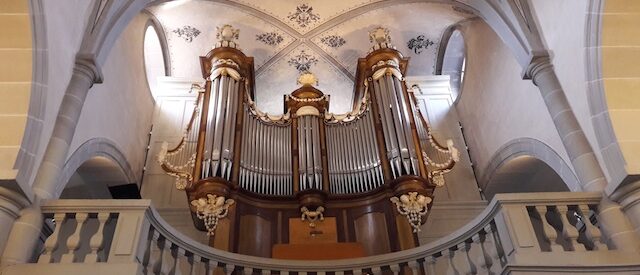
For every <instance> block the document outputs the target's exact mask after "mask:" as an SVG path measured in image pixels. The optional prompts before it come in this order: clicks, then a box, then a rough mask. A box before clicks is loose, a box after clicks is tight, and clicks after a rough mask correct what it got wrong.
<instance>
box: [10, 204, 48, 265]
mask: <svg viewBox="0 0 640 275" xmlns="http://www.w3.org/2000/svg"><path fill="white" fill-rule="evenodd" d="M41 231H42V212H40V206H39V205H37V204H36V205H33V206H32V207H28V208H25V209H23V210H22V211H20V217H19V218H18V219H17V220H16V221H15V222H14V223H13V226H12V227H11V232H10V233H9V239H8V240H7V244H6V245H5V249H4V252H3V253H2V257H1V258H0V267H5V266H8V265H13V264H20V263H26V262H28V261H29V260H30V259H31V257H32V256H33V253H34V251H35V250H34V249H35V247H36V245H37V243H38V240H39V238H40V232H41ZM0 269H1V268H0Z"/></svg>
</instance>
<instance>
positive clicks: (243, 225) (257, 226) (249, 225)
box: [238, 215, 272, 258]
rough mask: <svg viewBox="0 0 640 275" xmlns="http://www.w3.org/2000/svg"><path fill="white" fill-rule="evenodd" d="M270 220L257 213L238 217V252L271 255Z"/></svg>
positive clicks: (262, 255)
mask: <svg viewBox="0 0 640 275" xmlns="http://www.w3.org/2000/svg"><path fill="white" fill-rule="evenodd" d="M271 243H272V242H271V222H270V221H269V220H267V219H265V218H262V217H260V216H257V215H244V216H241V217H240V227H239V231H238V253H240V254H245V255H252V256H258V257H267V258H270V257H271Z"/></svg>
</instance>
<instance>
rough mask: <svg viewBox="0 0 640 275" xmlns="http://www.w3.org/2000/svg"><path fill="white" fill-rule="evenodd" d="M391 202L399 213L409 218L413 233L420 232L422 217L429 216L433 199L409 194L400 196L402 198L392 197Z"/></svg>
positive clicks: (413, 193)
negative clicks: (429, 207) (429, 206)
mask: <svg viewBox="0 0 640 275" xmlns="http://www.w3.org/2000/svg"><path fill="white" fill-rule="evenodd" d="M390 200H391V202H393V203H394V204H395V205H396V209H397V210H398V213H400V214H402V215H404V216H405V217H406V218H407V220H408V221H409V224H410V225H411V227H413V232H414V233H417V232H420V225H421V224H422V217H423V216H424V215H426V214H427V211H428V205H429V203H431V201H432V199H431V198H429V197H427V196H424V195H419V194H418V192H409V193H407V194H404V195H402V196H400V198H398V197H392V198H390Z"/></svg>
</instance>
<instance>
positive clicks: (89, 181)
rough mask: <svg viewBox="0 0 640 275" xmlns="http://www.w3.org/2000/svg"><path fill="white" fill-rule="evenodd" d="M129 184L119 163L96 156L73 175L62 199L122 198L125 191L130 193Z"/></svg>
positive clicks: (63, 192)
mask: <svg viewBox="0 0 640 275" xmlns="http://www.w3.org/2000/svg"><path fill="white" fill-rule="evenodd" d="M129 184H130V183H129V182H128V179H127V176H126V175H125V174H124V172H123V171H122V169H121V168H120V167H119V166H118V164H117V163H115V162H114V161H113V160H111V159H109V158H107V157H102V156H96V157H93V158H90V159H89V160H87V161H85V162H84V163H82V165H80V167H78V169H77V170H76V171H75V172H74V173H73V174H72V175H71V177H70V178H69V181H68V182H67V184H66V187H65V188H64V190H63V191H62V194H61V195H60V198H61V199H111V198H115V197H119V196H121V193H122V192H123V189H124V190H125V192H126V191H129V192H130V189H131V188H127V186H128V185H129ZM134 194H135V193H134ZM138 196H139V195H138Z"/></svg>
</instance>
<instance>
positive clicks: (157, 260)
mask: <svg viewBox="0 0 640 275" xmlns="http://www.w3.org/2000/svg"><path fill="white" fill-rule="evenodd" d="M166 243H167V240H166V239H165V238H164V237H162V236H160V235H158V237H157V238H155V244H156V248H157V249H158V251H157V253H153V254H156V255H155V256H156V257H153V259H154V260H153V273H154V274H159V273H160V272H162V265H163V262H164V254H165V252H166V251H165V249H164V247H165V244H166Z"/></svg>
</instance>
